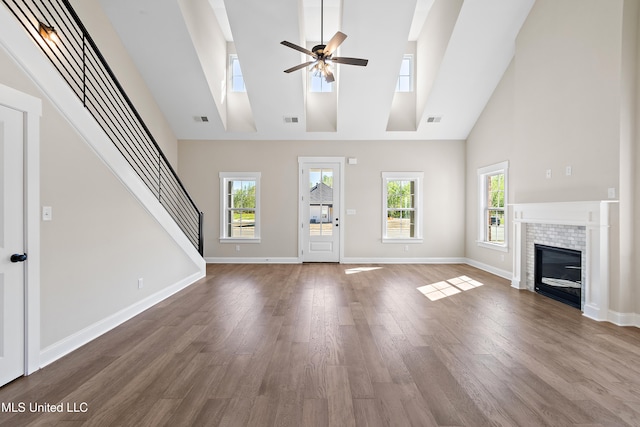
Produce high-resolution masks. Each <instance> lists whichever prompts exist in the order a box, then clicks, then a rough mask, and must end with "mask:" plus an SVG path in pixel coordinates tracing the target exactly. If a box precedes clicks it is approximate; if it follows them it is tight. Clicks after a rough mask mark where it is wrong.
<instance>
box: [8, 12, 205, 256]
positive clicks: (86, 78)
mask: <svg viewBox="0 0 640 427" xmlns="http://www.w3.org/2000/svg"><path fill="white" fill-rule="evenodd" d="M2 2H3V3H4V4H5V5H6V7H7V8H8V10H9V11H10V12H11V13H12V14H13V15H14V16H15V18H16V19H17V21H18V22H19V23H20V25H21V26H22V27H23V28H24V30H25V31H26V34H28V36H29V37H30V38H31V39H32V40H33V42H34V43H35V46H37V47H38V48H39V49H40V50H41V52H42V53H44V55H45V56H46V58H48V60H49V63H50V64H51V65H52V66H53V67H54V68H55V69H56V70H57V72H58V74H59V75H60V76H61V77H62V79H63V80H64V81H65V82H66V85H67V86H68V88H67V89H66V92H67V93H68V89H69V88H70V89H71V91H72V92H73V93H74V94H75V96H76V97H77V99H78V100H79V101H80V103H81V105H82V108H83V109H84V110H85V111H86V112H87V113H89V114H90V116H91V117H92V118H93V119H94V121H95V123H97V125H98V126H99V128H100V129H101V130H102V132H103V137H104V136H106V138H108V140H110V141H111V143H112V146H113V147H115V149H116V150H117V152H118V153H119V154H118V156H119V157H120V158H119V159H115V157H116V156H114V155H113V151H114V150H113V149H109V148H105V147H96V146H94V149H95V150H96V152H97V153H98V154H99V155H100V156H101V157H102V158H103V160H104V161H105V162H106V163H107V164H108V165H109V166H110V167H111V168H112V170H113V171H114V173H116V175H118V176H119V178H120V179H121V181H123V183H124V184H125V185H127V186H128V187H129V189H130V190H131V192H132V193H134V195H136V196H137V197H138V199H139V200H140V201H141V202H142V203H143V204H145V206H147V209H148V210H150V211H153V207H150V206H149V200H150V199H151V198H153V199H155V200H156V201H157V203H159V204H160V205H161V206H162V207H163V208H164V211H165V212H166V214H168V216H169V217H170V218H171V219H172V220H173V222H174V223H175V224H166V223H167V221H166V220H163V218H162V217H163V215H159V217H158V219H159V221H160V223H161V224H162V223H163V222H164V224H163V225H164V226H165V228H168V229H171V228H175V226H177V228H178V229H179V230H180V232H181V233H182V234H183V235H184V237H185V238H186V239H187V240H188V242H190V244H191V245H193V247H194V248H195V249H196V250H197V251H198V253H199V254H200V256H202V255H203V251H204V248H203V236H202V219H203V218H202V212H200V210H199V209H198V207H197V206H196V204H195V203H194V202H193V200H192V199H191V197H190V196H189V194H188V193H187V191H186V189H185V187H184V185H183V184H182V183H181V182H180V179H179V178H178V175H177V174H176V172H175V170H174V169H173V167H172V166H171V164H170V163H169V161H168V160H167V158H166V156H165V155H164V153H163V152H162V150H161V149H160V147H159V146H158V143H157V142H156V140H155V139H154V137H153V135H152V134H151V132H150V131H149V128H148V127H147V126H146V124H145V123H144V121H143V120H142V118H141V116H140V114H139V113H138V111H137V110H136V108H135V107H134V105H133V103H132V102H131V100H130V99H129V97H128V96H127V94H126V93H125V91H124V89H123V88H122V85H121V84H120V83H119V82H118V79H117V78H116V76H115V74H114V73H113V71H112V70H111V68H110V67H109V65H108V64H107V62H106V61H105V59H104V57H103V55H102V54H101V53H100V50H99V49H98V47H97V46H96V44H95V42H94V41H93V39H92V38H91V36H90V35H89V33H88V32H87V30H86V28H85V27H84V25H83V24H82V22H81V21H80V19H79V17H78V15H77V14H76V12H75V11H74V10H73V7H72V6H71V4H70V3H69V2H68V1H67V0H2ZM5 30H6V28H3V29H2V30H0V31H5ZM16 43H20V41H18V40H16ZM34 43H31V45H33V44H34ZM15 50H16V51H19V52H20V53H19V58H18V57H16V59H17V60H18V61H19V62H20V63H21V64H22V66H23V67H24V68H25V69H27V70H28V71H29V72H30V74H31V75H32V77H33V78H34V80H36V81H37V83H39V84H40V86H47V87H48V92H49V94H50V95H51V94H52V92H53V96H52V98H56V95H55V93H56V92H57V93H59V97H58V98H57V99H58V101H57V102H56V99H53V101H54V103H56V104H57V105H58V108H60V109H61V110H63V109H64V107H62V106H61V105H60V104H61V103H65V102H66V103H68V101H64V98H65V96H66V94H65V93H63V92H65V91H64V90H62V89H61V88H59V86H60V85H59V84H58V85H57V86H58V88H56V84H54V83H55V82H50V83H51V84H50V85H49V84H48V83H47V82H45V80H47V79H48V77H46V71H39V70H40V69H41V68H42V65H41V64H39V61H41V59H40V58H36V57H35V56H34V55H29V50H33V46H31V47H30V46H26V45H25V46H24V47H23V48H20V47H17V46H16V48H15ZM15 56H18V55H15ZM40 56H42V55H40ZM45 68H46V67H45ZM36 74H38V75H36ZM39 79H40V80H42V81H39V82H38V80H39ZM58 80H59V79H58ZM76 104H77V102H76ZM74 107H75V106H70V109H73V108H74ZM65 114H66V115H67V117H68V118H69V120H70V121H71V122H72V124H73V122H74V121H76V122H77V123H76V129H77V130H78V131H79V132H80V133H81V134H84V136H85V139H86V140H87V141H90V140H91V141H93V139H94V138H88V137H87V135H86V134H87V133H95V131H94V130H92V129H91V128H90V126H87V124H86V123H84V122H83V120H82V119H81V118H80V119H78V116H79V115H78V114H75V115H74V114H72V113H69V112H65ZM71 116H73V117H71ZM80 116H81V114H80ZM98 139H100V138H98ZM123 159H124V160H125V161H126V164H128V167H126V165H125V166H124V167H123V166H122V164H123V163H124V162H123V161H122V160H123ZM131 171H133V172H135V175H136V176H137V178H138V179H137V180H135V179H133V180H132V179H131V173H130V172H131ZM140 184H142V185H140ZM140 187H145V188H144V189H143V190H141V188H140ZM151 213H153V212H151ZM169 232H171V231H170V230H169ZM178 240H180V239H178ZM179 243H180V242H179Z"/></svg>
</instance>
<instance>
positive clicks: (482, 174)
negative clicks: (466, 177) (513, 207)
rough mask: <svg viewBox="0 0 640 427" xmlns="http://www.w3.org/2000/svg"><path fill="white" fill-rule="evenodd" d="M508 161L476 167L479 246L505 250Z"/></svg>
mask: <svg viewBox="0 0 640 427" xmlns="http://www.w3.org/2000/svg"><path fill="white" fill-rule="evenodd" d="M508 168H509V163H508V162H502V163H497V164H495V165H491V166H487V167H484V168H480V169H478V197H479V200H480V206H479V212H478V216H479V219H480V221H479V226H478V230H479V238H478V244H479V245H481V246H485V247H489V248H494V249H500V250H504V251H506V250H507V176H508V174H507V172H508Z"/></svg>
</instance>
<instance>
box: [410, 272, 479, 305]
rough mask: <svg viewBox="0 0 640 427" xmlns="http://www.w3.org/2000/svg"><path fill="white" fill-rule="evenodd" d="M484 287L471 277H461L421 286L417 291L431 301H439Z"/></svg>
mask: <svg viewBox="0 0 640 427" xmlns="http://www.w3.org/2000/svg"><path fill="white" fill-rule="evenodd" d="M482 285H483V283H481V282H478V281H477V280H474V279H472V278H470V277H467V276H459V277H454V278H453V279H447V280H443V281H442V282H437V283H433V284H431V285H425V286H420V287H419V288H417V289H418V290H419V291H420V292H421V293H422V294H423V295H424V296H426V297H427V298H429V299H430V300H431V301H437V300H439V299H442V298H446V297H450V296H451V295H455V294H459V293H460V292H463V291H468V290H469V289H473V288H477V287H479V286H482Z"/></svg>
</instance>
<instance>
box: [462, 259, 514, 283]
mask: <svg viewBox="0 0 640 427" xmlns="http://www.w3.org/2000/svg"><path fill="white" fill-rule="evenodd" d="M464 263H465V264H469V265H470V266H472V267H475V268H478V269H480V270H483V271H486V272H487V273H491V274H495V275H496V276H498V277H502V278H503V279H507V280H512V279H513V273H512V272H511V271H508V270H502V269H500V268H496V267H493V266H491V265H489V264H485V263H483V262H480V261H476V260H473V259H470V258H465V260H464Z"/></svg>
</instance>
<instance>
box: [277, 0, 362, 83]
mask: <svg viewBox="0 0 640 427" xmlns="http://www.w3.org/2000/svg"><path fill="white" fill-rule="evenodd" d="M323 20H324V0H321V2H320V44H319V45H316V46H314V47H313V49H312V50H309V49H305V48H304V47H302V46H298V45H296V44H293V43H291V42H288V41H286V40H284V41H282V42H281V43H280V44H282V45H284V46H287V47H290V48H291V49H295V50H297V51H299V52H302V53H304V54H306V55H309V56H311V57H312V58H313V61H308V62H305V63H302V64H300V65H296V66H295V67H291V68H288V69H286V70H284V72H285V73H291V72H293V71H297V70H301V69H303V68H306V67H308V66H309V65H312V67H311V72H312V73H319V74H320V75H321V76H322V77H324V79H325V81H326V82H327V83H331V82H333V81H334V80H335V77H334V75H333V71H332V69H331V65H332V63H334V62H335V63H337V64H347V65H358V66H360V67H365V66H366V65H367V63H368V62H369V60H368V59H361V58H346V57H339V56H336V57H334V56H333V54H334V52H335V51H336V49H337V48H338V47H339V46H340V45H341V44H342V42H344V40H345V39H346V38H347V35H346V34H344V33H341V32H340V31H338V32H337V33H335V35H334V36H333V37H331V40H329V42H328V43H327V44H326V45H325V44H324V34H323V26H324V22H323Z"/></svg>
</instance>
